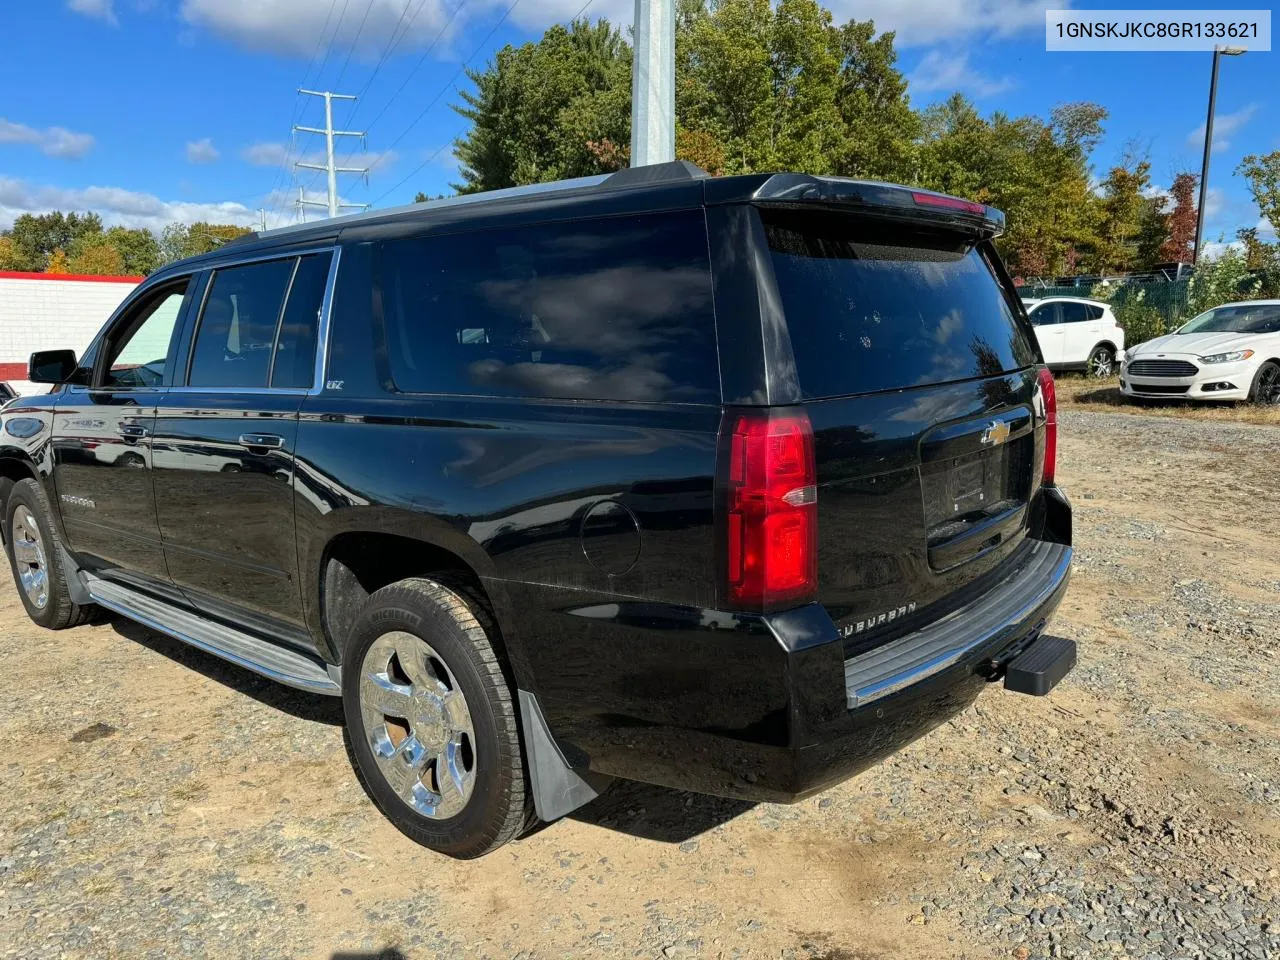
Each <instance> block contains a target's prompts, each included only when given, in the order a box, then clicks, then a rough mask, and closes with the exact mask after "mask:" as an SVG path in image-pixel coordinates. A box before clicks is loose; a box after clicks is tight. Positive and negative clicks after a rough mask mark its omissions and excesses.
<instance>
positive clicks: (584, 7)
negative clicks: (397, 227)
mask: <svg viewBox="0 0 1280 960" xmlns="http://www.w3.org/2000/svg"><path fill="white" fill-rule="evenodd" d="M594 2H595V0H586V3H584V4H583V5H582V6H581V7H579V8H578V12H577V13H575V14H574V15H573V20H578V19H580V18H581V17H582V15H583V14H584V13H586V12H587V8H588V7H590V6H591V4H592V3H594ZM519 4H520V0H515V2H514V3H512V4H511V6H509V7H508V8H507V12H506V13H504V14H503V15H502V19H500V20H499V21H498V22H497V23H496V24H494V25H493V29H492V30H490V31H489V33H488V35H487V36H486V37H485V38H484V39H483V40H481V41H480V45H479V46H478V47H476V49H475V50H474V51H473V52H472V54H471V56H469V57H468V58H467V59H466V60H465V61H463V63H462V66H460V67H459V68H458V70H457V72H456V73H454V75H453V76H452V77H450V78H449V82H448V83H447V84H446V85H445V87H444V89H442V90H441V91H440V92H439V93H438V94H436V95H435V97H434V98H433V99H432V101H431V102H430V103H428V104H427V105H426V107H425V108H423V111H422V112H421V113H420V114H418V116H417V117H416V118H415V119H414V121H413V122H412V123H410V124H409V126H408V127H406V128H405V130H404V132H403V133H401V134H400V136H398V137H396V139H395V140H394V141H392V143H391V147H394V146H395V145H396V144H397V143H399V142H400V141H401V140H402V139H404V136H405V134H407V133H408V132H409V131H410V130H412V129H413V128H414V127H415V126H417V124H418V122H419V121H420V120H421V119H422V118H423V117H425V116H426V115H427V111H428V110H430V109H431V108H432V107H434V106H435V105H436V102H437V101H439V99H440V98H441V97H443V96H444V95H445V93H446V92H448V90H449V88H450V87H452V86H453V83H454V81H456V80H457V79H458V77H460V76H461V75H462V73H463V71H464V70H466V69H467V67H468V66H469V65H470V64H471V61H472V60H474V59H475V57H476V55H477V54H478V53H479V52H480V51H481V50H482V49H484V46H485V44H487V43H488V42H489V40H490V38H491V37H492V36H493V35H494V34H495V33H497V32H498V28H499V27H501V26H502V24H503V23H505V22H506V19H507V17H509V16H511V11H513V10H515V8H516V7H517V6H519ZM570 22H572V20H571V21H570ZM454 89H455V90H456V89H457V88H456V87H454ZM370 126H373V124H370ZM448 146H452V141H450V142H449V143H445V144H443V145H441V146H440V147H439V148H437V149H436V150H435V152H434V153H432V154H431V155H430V156H429V157H427V158H426V159H425V160H423V161H422V163H420V164H418V165H417V166H416V167H414V168H413V169H412V170H410V171H409V173H408V174H407V175H406V176H405V177H404V178H403V179H402V180H400V182H399V183H397V184H396V185H395V186H394V187H392V188H391V189H390V190H385V191H383V192H382V194H380V195H379V196H378V197H377V199H375V200H374V201H373V203H371V204H370V206H377V205H378V204H379V203H380V202H381V201H382V200H383V198H384V197H386V196H387V195H388V194H391V193H395V191H397V190H399V189H400V188H401V187H402V186H404V185H405V184H406V183H408V182H409V181H410V180H411V179H413V178H414V177H416V176H417V175H418V173H419V172H420V171H421V170H422V169H423V168H424V167H426V166H427V164H429V163H431V162H432V161H433V160H435V159H436V157H438V156H440V154H441V153H443V152H444V149H445V147H448ZM391 147H388V148H387V149H388V150H390V149H391Z"/></svg>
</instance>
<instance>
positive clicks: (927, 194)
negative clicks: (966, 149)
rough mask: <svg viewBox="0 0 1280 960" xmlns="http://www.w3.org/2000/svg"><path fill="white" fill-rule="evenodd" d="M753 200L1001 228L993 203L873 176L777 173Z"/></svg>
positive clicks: (991, 232)
mask: <svg viewBox="0 0 1280 960" xmlns="http://www.w3.org/2000/svg"><path fill="white" fill-rule="evenodd" d="M752 200H753V201H755V202H756V203H766V204H773V203H778V204H792V203H800V204H815V205H821V206H833V207H842V208H843V207H851V208H858V209H860V210H864V211H866V212H867V213H872V214H880V215H883V216H888V217H893V218H894V219H901V220H921V221H928V222H932V223H940V222H941V223H945V224H947V225H949V226H953V227H957V228H960V229H963V230H967V231H976V232H978V233H980V234H981V235H982V236H984V237H987V238H991V237H998V236H1000V235H1001V234H1002V233H1004V225H1005V221H1004V214H1003V213H1002V212H1001V211H999V210H997V209H996V208H995V207H989V206H987V205H986V204H982V203H977V202H976V201H973V200H964V199H962V198H960V197H953V196H950V195H948V194H945V193H935V192H934V191H932V190H921V189H918V188H916V187H903V186H898V185H896V184H892V183H879V182H877V181H874V180H850V179H846V178H844V177H815V176H810V175H808V174H802V173H778V174H774V175H773V176H772V177H770V178H769V179H768V180H766V181H765V182H764V183H763V184H761V185H760V187H759V188H758V189H757V190H756V191H755V193H754V194H753V195H752Z"/></svg>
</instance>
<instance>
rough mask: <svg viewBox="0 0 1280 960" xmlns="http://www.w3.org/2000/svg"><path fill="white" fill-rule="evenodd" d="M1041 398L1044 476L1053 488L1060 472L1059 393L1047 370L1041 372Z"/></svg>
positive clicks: (1047, 484)
mask: <svg viewBox="0 0 1280 960" xmlns="http://www.w3.org/2000/svg"><path fill="white" fill-rule="evenodd" d="M1040 396H1041V398H1042V399H1043V400H1044V474H1043V480H1042V482H1043V483H1044V485H1045V486H1047V487H1051V486H1053V481H1054V478H1055V476H1056V475H1057V472H1058V391H1057V388H1056V387H1055V386H1054V385H1053V374H1052V373H1050V372H1049V370H1048V369H1047V368H1044V367H1042V368H1041V370H1040Z"/></svg>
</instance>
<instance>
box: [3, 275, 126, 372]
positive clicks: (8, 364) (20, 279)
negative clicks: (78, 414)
mask: <svg viewBox="0 0 1280 960" xmlns="http://www.w3.org/2000/svg"><path fill="white" fill-rule="evenodd" d="M138 282H139V280H138V278H136V277H95V278H93V279H92V280H89V279H66V278H58V277H52V276H49V275H48V274H12V273H10V274H3V273H0V380H7V381H8V382H9V383H10V385H12V386H13V388H14V389H15V390H17V391H18V392H19V393H33V392H37V391H39V390H40V389H41V388H40V387H38V386H35V385H32V384H29V383H27V382H26V380H25V379H23V378H24V376H25V372H26V366H27V360H28V359H29V358H30V356H31V354H32V353H33V352H34V351H36V350H58V349H65V348H69V349H72V350H74V351H75V352H76V354H77V355H80V354H82V353H84V350H85V348H86V347H88V346H89V343H90V342H91V341H92V340H93V338H94V337H95V336H96V335H97V333H98V331H99V330H100V329H102V325H103V324H104V323H105V322H106V321H107V318H108V317H110V316H111V313H112V311H114V310H115V308H116V307H118V306H119V305H120V303H121V302H122V301H123V300H124V298H125V297H127V296H128V295H129V293H130V292H131V291H132V290H133V288H134V287H136V286H137V285H138ZM19 371H21V372H19Z"/></svg>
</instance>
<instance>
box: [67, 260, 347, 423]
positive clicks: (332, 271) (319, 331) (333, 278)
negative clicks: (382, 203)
mask: <svg viewBox="0 0 1280 960" xmlns="http://www.w3.org/2000/svg"><path fill="white" fill-rule="evenodd" d="M317 253H329V254H332V259H331V260H330V261H329V275H328V277H326V278H325V288H324V298H323V299H322V300H321V301H320V318H319V323H318V324H317V326H316V366H315V381H314V382H313V384H312V386H311V388H310V389H309V390H308V389H306V388H305V387H271V386H267V387H250V388H245V387H189V386H187V385H186V384H182V385H177V384H174V385H172V386H168V387H165V386H160V387H131V388H128V389H127V390H122V389H111V388H108V387H92V386H90V387H84V386H80V385H78V384H77V385H68V390H70V391H79V392H84V393H104V392H105V393H139V394H147V393H176V394H188V393H192V394H194V393H212V394H232V393H237V394H241V395H249V396H256V395H260V394H271V395H275V396H282V397H283V396H298V397H312V396H316V395H318V394H320V393H322V392H323V391H324V373H325V368H326V367H327V366H328V361H329V331H330V328H331V327H330V311H331V310H332V308H333V291H334V288H335V287H336V286H337V282H338V262H339V261H340V260H341V259H342V247H341V246H339V245H338V244H331V245H329V246H322V247H308V248H307V249H305V250H296V251H290V252H288V253H274V254H263V255H261V256H255V257H245V258H242V259H240V260H227V261H225V262H222V263H219V264H217V265H216V266H209V267H205V268H203V269H201V270H196V271H195V272H194V273H190V274H187V276H188V277H197V276H199V275H200V274H201V273H208V274H210V276H209V282H208V283H206V284H205V285H204V292H203V294H202V295H201V298H200V306H199V308H198V309H199V313H197V314H196V319H195V323H196V327H195V329H194V330H192V335H191V344H190V345H189V346H188V348H187V365H188V367H189V366H190V363H191V351H192V349H193V348H194V346H195V334H196V333H197V332H199V322H200V316H201V314H203V313H204V303H205V299H206V298H208V296H209V290H210V289H212V287H213V276H212V275H213V273H214V271H215V270H220V269H224V268H227V267H233V266H237V265H238V264H241V263H253V262H255V261H258V260H285V259H288V258H289V257H297V258H299V259H300V258H302V257H305V256H310V255H312V254H317ZM180 276H182V274H175V275H174V276H172V277H169V278H168V279H158V280H157V282H156V283H155V284H151V285H150V286H152V287H155V286H161V285H163V284H166V283H170V282H172V281H174V280H177V279H178V278H179V277H180ZM147 286H148V284H147V283H146V282H145V281H144V282H143V283H141V284H139V285H138V288H137V289H136V290H135V291H134V292H133V293H132V294H131V295H130V297H129V299H128V300H126V301H125V302H124V303H123V304H121V305H120V307H119V308H118V309H117V311H116V313H115V314H113V315H112V317H111V319H110V320H109V321H107V323H106V324H104V326H103V331H106V330H108V329H110V327H111V325H112V324H114V323H115V322H116V319H117V317H119V316H121V315H122V313H123V311H124V310H125V309H127V308H128V307H129V305H130V304H131V303H132V302H133V301H134V300H135V299H136V298H137V297H138V296H144V295H145V294H146V292H147V291H146V290H144V289H143V288H144V287H147ZM285 304H286V305H287V304H288V298H287V297H286V298H285ZM99 336H102V332H101V331H100V332H99ZM183 379H184V380H185V379H186V377H185V375H184V377H183Z"/></svg>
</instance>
